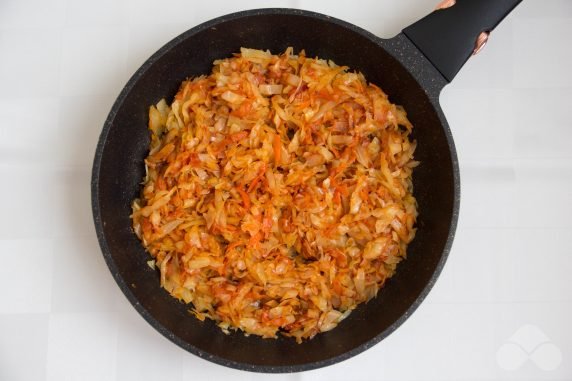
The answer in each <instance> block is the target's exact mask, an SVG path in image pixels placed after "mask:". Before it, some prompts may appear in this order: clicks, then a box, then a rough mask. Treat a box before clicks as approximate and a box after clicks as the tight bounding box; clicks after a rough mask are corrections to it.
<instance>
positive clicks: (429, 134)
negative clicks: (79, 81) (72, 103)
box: [93, 11, 455, 371]
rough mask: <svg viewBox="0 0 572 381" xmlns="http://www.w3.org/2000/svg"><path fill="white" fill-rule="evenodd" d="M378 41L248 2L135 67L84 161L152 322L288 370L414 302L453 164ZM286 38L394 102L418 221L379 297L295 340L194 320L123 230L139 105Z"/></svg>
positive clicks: (106, 227) (104, 237)
mask: <svg viewBox="0 0 572 381" xmlns="http://www.w3.org/2000/svg"><path fill="white" fill-rule="evenodd" d="M382 44H383V42H381V40H379V39H377V38H375V37H374V36H372V35H370V34H368V33H366V32H364V31H362V30H359V29H358V28H355V27H353V26H350V25H349V24H345V23H341V22H339V21H337V20H335V21H332V20H331V19H329V18H327V17H324V16H316V15H309V14H302V13H298V14H293V13H292V12H291V11H290V12H286V11H284V12H275V13H272V12H247V13H243V14H242V15H240V16H236V15H234V16H231V17H226V18H225V17H223V18H220V19H217V20H215V21H213V22H211V23H207V25H203V26H200V27H198V28H195V29H193V30H191V31H189V32H187V33H185V34H183V35H181V36H180V37H178V38H177V39H175V40H174V41H172V42H171V43H169V44H168V45H167V46H166V47H164V48H163V49H162V50H161V51H160V52H159V53H157V54H156V55H154V56H153V57H152V58H151V59H150V60H149V61H147V62H146V63H145V64H144V66H143V67H142V68H141V69H140V70H139V71H138V72H137V73H136V74H135V76H134V77H133V78H132V79H131V81H130V82H129V84H128V85H127V86H126V88H125V89H124V91H123V92H122V94H121V95H120V97H119V99H118V101H117V103H116V104H115V106H114V108H113V110H112V112H111V113H110V116H109V119H108V121H107V122H106V125H105V128H104V132H103V133H102V137H101V141H100V145H99V147H98V152H97V155H96V160H95V164H94V173H93V175H94V177H93V192H94V194H93V202H94V205H93V206H94V217H95V222H96V228H97V229H98V234H99V238H100V242H101V244H102V249H103V252H104V255H105V257H106V260H107V262H108V264H109V266H110V269H111V271H112V272H113V275H114V276H115V279H116V280H117V281H118V283H119V285H120V287H121V288H122V289H123V291H124V292H125V294H126V295H127V297H128V298H129V299H130V301H131V303H133V304H134V305H135V307H136V308H137V310H138V311H139V312H140V313H141V314H142V315H143V317H145V318H146V319H147V320H148V321H149V322H150V323H151V324H152V325H153V326H154V327H155V328H156V329H158V330H159V331H160V332H162V333H163V334H164V335H166V336H167V337H169V338H170V339H171V340H173V341H174V342H176V343H177V344H179V345H181V346H182V347H184V348H185V349H187V350H189V351H191V352H193V353H195V354H198V355H200V356H201V357H205V358H209V359H210V360H212V361H215V362H218V363H222V364H225V365H228V366H232V367H238V368H242V369H248V370H256V371H295V370H303V369H309V368H314V367H319V366H324V365H328V364H331V363H334V362H337V361H340V360H343V359H345V358H348V357H350V356H352V355H354V354H357V353H359V352H361V351H362V350H364V349H366V348H367V347H369V346H370V345H373V344H374V343H375V342H377V341H379V340H381V339H382V338H383V337H385V336H386V335H387V334H389V333H390V332H391V331H393V329H395V328H396V327H397V326H398V325H399V324H400V323H401V322H402V321H403V320H404V319H405V318H406V317H407V316H408V314H409V313H410V312H411V311H412V310H413V309H414V308H415V307H416V305H417V303H418V302H420V300H421V299H422V297H421V298H420V296H424V295H425V293H426V292H427V291H428V288H429V287H428V285H429V284H431V283H432V282H433V281H434V274H435V273H436V272H438V271H439V270H440V266H441V264H442V258H443V255H444V254H443V253H444V251H445V252H446V251H447V250H444V249H445V248H446V246H447V241H448V235H449V230H450V227H451V221H452V220H454V217H453V214H454V212H453V211H454V205H455V189H454V188H455V177H454V176H455V164H454V163H453V161H454V160H453V159H452V155H453V156H454V153H453V154H452V153H451V151H450V146H449V144H448V139H447V134H446V132H445V131H446V127H443V126H442V122H443V121H444V120H441V119H440V118H439V113H440V111H439V110H438V108H437V109H436V108H434V105H432V104H431V103H430V101H429V98H428V94H427V92H425V90H424V89H423V88H422V87H421V86H420V85H419V84H418V83H417V82H416V81H415V80H414V79H413V77H412V76H411V75H410V74H409V72H408V71H407V70H406V69H405V68H404V67H403V66H401V64H400V63H399V62H398V61H397V60H396V59H394V58H393V57H392V56H391V55H390V54H388V53H387V52H386V51H385V50H384V48H382V47H381V45H382ZM241 46H244V47H250V48H258V49H270V50H271V51H272V52H273V53H278V52H282V51H284V50H285V49H286V48H287V47H288V46H292V47H294V50H295V51H296V52H298V51H299V50H300V49H305V50H306V53H307V55H308V56H312V57H313V56H319V57H321V58H327V59H331V60H333V61H335V62H336V63H337V64H340V65H347V66H349V67H351V68H352V69H354V70H356V71H361V72H362V73H364V74H365V76H366V78H367V79H368V80H369V81H370V82H373V83H375V84H377V85H379V86H380V87H381V88H382V89H383V90H384V91H385V92H386V93H388V94H389V96H390V99H391V101H392V102H394V103H398V104H401V105H403V106H404V107H405V108H406V110H407V111H408V114H409V117H410V119H411V121H412V122H413V124H414V125H415V131H416V132H415V137H416V139H417V140H418V150H417V154H416V158H417V159H418V160H420V161H421V165H420V166H419V167H418V169H416V171H415V173H414V176H415V182H414V185H415V195H416V197H417V200H418V203H419V211H420V216H419V223H418V226H419V230H418V233H417V237H416V238H415V240H414V242H413V243H412V244H411V245H410V248H409V251H408V259H407V260H406V261H404V262H402V263H401V264H400V265H399V268H398V272H397V274H396V276H395V277H394V278H393V279H391V280H390V281H389V282H388V283H387V285H386V287H385V288H384V289H383V290H382V291H380V293H379V295H378V296H377V298H375V299H373V300H371V301H370V302H369V303H367V304H366V305H362V306H360V307H359V308H358V309H357V310H355V311H354V312H353V313H352V314H351V315H350V317H349V318H348V319H346V320H345V321H344V322H342V324H340V325H339V326H338V327H337V328H335V329H334V330H333V331H330V332H328V333H325V334H320V335H318V336H316V337H315V338H314V339H312V340H309V341H306V342H304V343H303V344H296V342H295V341H294V340H293V339H287V338H279V339H277V340H263V339H260V338H258V337H254V336H250V337H245V336H244V335H243V334H242V333H233V334H230V335H225V334H223V333H222V332H221V331H220V329H218V328H217V327H216V326H215V325H214V324H213V323H212V322H210V321H205V322H200V321H198V320H197V319H195V318H194V317H193V316H192V315H191V314H189V312H188V310H189V306H186V305H184V304H182V303H180V302H178V301H176V300H174V299H173V298H172V297H171V296H169V295H168V294H167V293H166V292H165V291H163V290H162V289H160V287H159V278H158V274H157V273H156V272H155V271H153V270H151V269H150V268H149V267H148V266H147V264H146V261H147V260H148V259H149V257H148V254H147V253H146V252H145V251H144V249H143V247H142V246H141V244H140V242H139V241H138V239H137V238H136V236H135V234H134V233H133V231H132V229H131V223H130V219H129V215H130V213H131V208H130V204H131V202H132V200H133V199H134V198H135V197H137V196H138V194H139V192H140V183H141V180H142V178H143V175H144V167H143V159H144V157H145V156H146V154H147V152H148V150H147V146H148V141H149V140H148V131H147V111H148V106H149V105H151V104H154V103H156V102H158V101H159V100H160V99H161V98H163V97H165V98H166V99H167V101H169V102H170V101H172V97H173V96H174V94H175V92H176V90H177V88H178V86H179V84H180V83H181V81H182V80H184V79H185V78H187V77H190V76H196V75H200V74H207V73H209V71H210V69H211V67H212V62H213V60H215V59H218V58H224V57H229V56H231V55H232V54H233V53H235V52H238V51H239V49H240V47H241Z"/></svg>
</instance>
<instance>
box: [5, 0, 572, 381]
mask: <svg viewBox="0 0 572 381" xmlns="http://www.w3.org/2000/svg"><path fill="white" fill-rule="evenodd" d="M435 2H436V0H417V1H414V0H405V1H404V0H382V1H381V0H353V1H337V0H336V1H334V0H321V1H307V0H298V1H296V0H290V1H288V0H283V1H279V0H275V1H263V0H242V1H221V0H214V1H193V0H177V1H157V0H155V1H150V0H145V1H142V0H92V1H78V0H68V1H66V0H35V1H26V0H2V1H0V184H1V185H0V213H1V214H0V380H2V381H12V380H44V379H46V380H58V381H60V380H97V381H105V380H153V381H157V380H169V381H177V380H204V379H207V380H219V379H232V380H263V379H264V380H266V379H268V380H329V381H334V380H348V379H352V380H381V379H384V380H501V379H502V380H504V379H507V380H557V379H559V380H570V379H572V329H571V322H572V282H571V278H572V232H570V228H571V227H572V218H571V217H570V216H571V215H572V201H571V197H572V150H571V148H570V147H571V144H572V118H571V115H572V42H571V40H572V1H571V0H545V1H541V0H525V1H524V2H523V3H522V4H521V5H520V6H519V7H518V8H517V9H516V10H515V11H514V12H513V13H512V14H511V15H510V16H509V17H508V18H507V19H506V20H505V21H504V22H503V23H502V24H501V25H500V26H499V27H498V28H497V29H496V30H495V32H494V33H493V34H492V36H491V39H490V42H489V44H488V46H487V47H486V48H485V49H484V51H483V52H482V53H481V54H479V55H478V56H476V57H475V58H472V59H471V60H470V61H469V62H468V63H467V65H465V67H464V68H463V70H462V71H461V73H460V74H459V75H458V76H457V78H455V81H454V82H453V83H452V84H451V85H449V86H447V87H446V89H445V90H444V91H443V93H442V96H441V104H442V107H443V109H444V111H445V114H446V116H447V117H448V120H449V122H450V125H451V129H452V130H453V134H454V137H455V141H456V144H457V149H458V152H459V159H460V165H461V177H462V202H461V217H460V221H459V228H458V230H457V236H456V239H455V243H454V246H453V250H452V252H451V255H450V259H449V261H448V262H447V265H446V266H445V269H444V271H443V273H442V275H441V277H440V279H439V281H438V282H437V284H436V286H435V288H434V289H433V291H432V292H431V293H430V294H429V296H428V298H427V299H426V301H425V302H424V303H423V304H422V305H421V307H420V308H419V309H418V310H417V312H416V313H415V314H414V315H413V316H412V317H411V318H410V319H409V320H408V321H407V322H405V324H403V326H402V327H401V328H399V329H398V330H397V331H396V332H395V333H393V334H392V335H391V336H390V337H389V338H387V339H386V340H384V341H383V342H382V343H381V344H378V345H377V346H375V347H373V348H372V349H370V350H368V351H366V352H365V353H362V354H360V355H358V356H356V357H354V358H351V359H350V360H347V361H345V362H342V363H340V364H337V365H334V366H330V367H327V368H324V369H319V370H315V371H309V372H304V373H299V374H287V375H261V374H254V373H248V372H241V371H237V370H233V369H228V368H224V367H222V366H219V365H215V364H212V363H210V362H207V361H205V360H202V359H200V358H198V357H195V356H194V355H191V354H189V353H187V352H185V351H183V350H182V349H180V348H179V347H177V346H175V345H174V344H172V343H171V342H169V341H168V340H167V339H165V338H164V337H163V336H161V335H160V334H159V333H158V332H156V331H155V330H154V329H153V328H152V327H151V326H149V325H148V324H147V323H146V322H145V321H144V320H143V319H142V318H141V317H140V316H139V315H138V313H137V312H136V311H135V310H134V309H133V308H132V307H131V305H130V304H129V303H128V302H127V300H126V298H125V297H124V296H123V294H122V293H121V292H120V290H119V288H118V287H117V286H116V284H115V282H114V281H113V279H112V277H111V275H110V273H109V271H108V269H107V267H106V265H105V263H104V261H103V257H102V255H101V253H100V250H99V247H98V244H97V240H96V237H95V232H94V228H93V223H92V218H91V209H90V186H89V182H90V171H91V162H92V158H93V154H94V151H95V146H96V142H97V138H98V135H99V133H100V130H101V127H102V124H103V121H104V119H105V117H106V115H107V112H108V111H109V109H110V107H111V105H112V103H113V101H114V99H115V97H116V96H117V95H118V93H119V91H120V90H121V88H122V87H123V86H124V84H125V83H126V81H127V80H128V78H129V77H130V75H131V74H132V73H133V72H134V71H135V70H136V69H137V68H138V67H139V66H140V65H141V64H142V63H143V61H144V60H145V59H146V58H148V57H149V56H150V55H151V54H152V53H153V52H154V51H155V50H157V49H158V48H159V47H160V46H162V45H163V44H164V43H166V42H167V41H169V40H170V39H171V38H173V37H174V36H176V35H178V34H180V33H182V32H183V31H185V30H187V29H189V28H190V27H192V26H194V25H196V24H198V23H200V22H202V21H206V20H208V19H211V18H213V17H215V16H219V15H223V14H225V13H228V12H231V11H237V10H242V9H248V8H255V7H270V6H279V7H296V8H304V9H310V10H315V11H319V12H322V13H326V14H330V15H332V16H335V17H339V18H342V19H345V20H347V21H349V22H352V23H355V24H357V25H360V26H362V27H364V28H366V29H368V30H370V31H371V32H373V33H375V34H377V35H379V36H381V37H391V36H393V35H395V34H396V33H398V32H399V31H400V30H401V28H402V27H404V26H406V25H408V24H409V23H411V22H413V21H415V20H416V19H418V18H419V17H421V16H423V15H425V14H426V13H428V12H429V11H430V10H431V9H432V8H433V6H434V5H435V4H434V3H435Z"/></svg>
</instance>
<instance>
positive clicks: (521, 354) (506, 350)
mask: <svg viewBox="0 0 572 381" xmlns="http://www.w3.org/2000/svg"><path fill="white" fill-rule="evenodd" d="M528 360H530V361H532V362H533V363H534V364H535V365H536V366H537V367H538V368H539V369H542V370H546V371H550V370H555V369H557V368H558V367H559V366H560V363H562V352H561V351H560V348H558V347H557V346H556V345H555V344H554V343H552V341H550V339H549V338H548V337H547V336H546V335H545V334H544V332H542V330H540V328H538V327H537V326H535V325H531V324H526V325H523V326H522V327H520V328H519V329H518V330H517V331H516V332H515V333H513V335H512V336H511V337H510V338H509V339H508V340H507V342H506V343H504V344H503V345H501V347H500V348H499V349H498V351H497V363H498V365H499V366H500V367H501V368H503V369H505V370H517V369H519V368H520V367H522V366H523V365H524V364H525V363H526V362H527V361H528Z"/></svg>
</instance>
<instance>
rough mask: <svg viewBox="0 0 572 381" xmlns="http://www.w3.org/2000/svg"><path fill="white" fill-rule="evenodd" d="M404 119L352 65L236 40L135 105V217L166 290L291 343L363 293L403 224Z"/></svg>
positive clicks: (339, 314) (201, 315) (407, 169)
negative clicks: (144, 119) (165, 94)
mask: <svg viewBox="0 0 572 381" xmlns="http://www.w3.org/2000/svg"><path fill="white" fill-rule="evenodd" d="M412 129H413V126H412V125H411V123H410V122H409V121H408V119H407V116H406V113H405V111H404V110H403V108H401V107H399V106H396V105H393V104H392V103H390V102H389V100H388V97H387V95H386V94H385V93H384V92H383V91H382V90H381V89H380V88H378V87H377V86H375V85H373V84H368V83H367V82H366V80H365V78H364V76H363V75H362V74H360V73H355V72H351V71H349V70H348V68H347V67H345V66H338V65H336V64H335V63H333V62H332V61H326V60H323V59H319V58H315V59H311V58H307V57H306V56H305V54H304V52H303V51H302V52H300V54H299V55H294V54H293V49H292V48H288V49H287V50H286V51H285V52H284V53H283V54H281V55H273V54H271V53H270V52H264V51H261V50H254V49H245V48H243V49H241V53H240V54H236V55H235V56H234V57H232V58H229V59H221V60H217V61H215V62H214V67H213V69H212V73H211V74H210V75H208V76H201V77H197V78H192V79H188V80H186V81H184V82H183V83H182V85H181V87H180V89H179V91H178V93H177V94H176V96H175V99H174V101H173V102H172V104H171V105H168V104H167V103H166V102H165V101H164V100H161V102H159V103H158V104H157V105H156V106H151V107H150V109H149V130H150V133H151V143H150V147H149V148H150V153H149V156H148V157H147V158H146V159H145V166H146V170H147V172H146V177H145V179H144V185H143V190H142V193H141V197H140V199H137V200H135V201H134V202H133V214H132V220H133V227H134V231H135V232H136V233H137V235H138V236H139V238H140V239H141V240H142V242H143V244H144V246H145V247H146V249H147V250H148V251H149V253H150V254H151V256H152V257H153V261H150V262H148V263H149V265H150V266H151V267H155V265H156V268H158V269H159V271H160V281H161V285H162V287H164V288H165V289H166V290H167V291H168V292H169V293H171V294H172V295H173V296H174V297H176V298H178V299H180V300H182V301H184V302H185V303H191V304H192V313H193V314H194V315H195V316H196V317H197V318H198V319H200V320H204V319H205V318H210V319H213V320H215V321H216V322H217V323H218V324H219V326H220V327H221V329H223V331H225V332H229V329H240V330H242V331H244V332H245V333H246V334H255V335H260V336H262V337H265V338H275V337H277V334H279V333H280V334H283V335H286V336H291V337H294V338H296V340H297V341H298V342H301V341H302V340H303V339H307V338H312V337H313V336H315V335H316V334H317V333H319V332H324V331H328V330H330V329H333V328H334V327H335V326H336V325H337V324H338V323H339V322H340V321H341V320H342V319H344V318H346V317H347V316H348V314H349V313H350V312H351V311H352V310H353V309H354V308H355V307H356V306H357V305H358V304H360V303H362V302H365V301H367V300H369V299H371V298H372V297H374V296H375V295H376V294H377V292H378V291H379V289H380V288H381V287H382V286H383V284H384V283H385V281H386V280H387V279H388V278H390V277H391V276H392V275H393V274H394V272H395V270H396V266H397V264H398V263H399V262H400V261H401V260H402V259H403V258H405V255H406V248H407V244H408V243H409V242H411V240H412V239H413V237H414V235H415V227H414V224H415V220H416V217H417V209H416V201H415V198H414V197H413V195H412V182H411V176H412V171H413V168H414V167H415V166H416V165H417V164H418V163H417V162H416V161H415V160H414V159H413V153H414V151H415V142H414V141H412V140H411V139H410V134H411V132H412Z"/></svg>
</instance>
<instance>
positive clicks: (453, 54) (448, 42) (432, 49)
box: [403, 0, 522, 82]
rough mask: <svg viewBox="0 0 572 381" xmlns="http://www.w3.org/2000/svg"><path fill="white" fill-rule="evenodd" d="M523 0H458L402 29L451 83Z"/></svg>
mask: <svg viewBox="0 0 572 381" xmlns="http://www.w3.org/2000/svg"><path fill="white" fill-rule="evenodd" d="M521 1H522V0H457V1H456V3H455V4H454V5H452V6H450V7H449V8H445V9H439V10H436V11H434V12H433V13H431V14H430V15H428V16H426V17H424V18H422V19H421V20H419V21H417V22H416V23H414V24H412V25H410V26H408V27H407V28H405V29H403V33H404V34H405V35H406V36H407V38H409V39H410V40H411V42H413V44H414V45H415V46H417V48H418V49H419V50H420V51H421V52H422V53H423V54H424V55H425V57H427V58H428V59H429V61H431V63H432V64H433V66H435V68H437V70H439V71H440V72H441V74H443V76H444V77H445V78H446V79H447V80H448V81H449V82H451V81H452V80H453V78H454V77H455V75H456V74H457V73H458V72H459V70H460V69H461V67H462V66H463V65H464V64H465V62H467V60H468V59H469V57H470V56H471V54H473V51H474V49H475V44H476V41H477V37H478V36H479V34H481V32H490V31H492V30H493V29H494V28H495V27H496V26H497V25H498V24H499V23H500V22H501V21H502V20H503V19H504V18H505V17H506V15H508V14H509V13H510V12H511V11H512V10H513V9H514V8H515V7H516V6H517V5H518V4H519V3H520V2H521Z"/></svg>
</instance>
